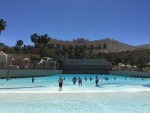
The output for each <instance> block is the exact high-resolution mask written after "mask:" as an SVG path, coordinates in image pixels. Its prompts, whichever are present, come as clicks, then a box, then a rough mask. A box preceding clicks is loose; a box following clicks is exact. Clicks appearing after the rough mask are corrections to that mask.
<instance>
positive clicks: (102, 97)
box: [0, 92, 150, 113]
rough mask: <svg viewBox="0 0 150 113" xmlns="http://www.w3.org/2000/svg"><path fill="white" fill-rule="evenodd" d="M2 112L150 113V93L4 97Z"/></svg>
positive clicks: (1, 98)
mask: <svg viewBox="0 0 150 113" xmlns="http://www.w3.org/2000/svg"><path fill="white" fill-rule="evenodd" d="M0 113H150V93H145V92H139V93H92V94H89V93H81V94H73V93H72V94H63V93H61V94H0Z"/></svg>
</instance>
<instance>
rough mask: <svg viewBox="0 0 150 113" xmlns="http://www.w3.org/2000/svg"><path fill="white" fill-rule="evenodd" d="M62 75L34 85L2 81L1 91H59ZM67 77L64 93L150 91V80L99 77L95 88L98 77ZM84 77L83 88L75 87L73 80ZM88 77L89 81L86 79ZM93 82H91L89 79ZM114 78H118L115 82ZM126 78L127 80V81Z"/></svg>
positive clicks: (25, 80) (26, 81)
mask: <svg viewBox="0 0 150 113" xmlns="http://www.w3.org/2000/svg"><path fill="white" fill-rule="evenodd" d="M59 76H60V75H55V76H48V77H37V78H35V82H34V83H32V82H31V81H32V79H31V78H20V79H10V80H9V81H6V79H1V80H0V91H7V92H8V91H41V92H42V91H43V92H44V91H50V92H57V91H58V79H59ZM61 76H62V77H65V80H64V83H63V91H64V92H65V91H70V92H71V91H78V92H79V91H85V92H94V91H99V92H122V91H145V90H150V79H149V78H147V79H146V80H145V79H144V80H142V78H129V77H124V76H114V75H97V76H99V78H100V83H99V86H98V87H96V86H95V76H96V75H91V74H90V75H85V74H84V75H83V74H70V75H69V74H62V75H61ZM74 76H76V77H79V76H80V77H82V79H83V80H82V81H83V82H82V86H81V87H79V86H78V83H77V84H76V85H73V83H72V78H73V77H74ZM85 76H86V77H87V81H85V80H84V77H85ZM90 77H92V78H93V80H92V81H90V80H89V78H90ZM104 77H108V78H109V80H108V81H106V80H104ZM114 77H115V78H116V79H115V80H114ZM125 78H126V79H125Z"/></svg>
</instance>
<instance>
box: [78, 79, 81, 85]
mask: <svg viewBox="0 0 150 113" xmlns="http://www.w3.org/2000/svg"><path fill="white" fill-rule="evenodd" d="M78 85H79V86H82V78H80V77H79V78H78Z"/></svg>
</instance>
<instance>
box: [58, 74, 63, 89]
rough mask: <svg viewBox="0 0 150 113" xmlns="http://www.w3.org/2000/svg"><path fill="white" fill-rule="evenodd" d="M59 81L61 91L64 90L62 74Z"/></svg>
mask: <svg viewBox="0 0 150 113" xmlns="http://www.w3.org/2000/svg"><path fill="white" fill-rule="evenodd" d="M58 83H59V91H62V85H63V79H62V77H61V76H60V78H59V80H58Z"/></svg>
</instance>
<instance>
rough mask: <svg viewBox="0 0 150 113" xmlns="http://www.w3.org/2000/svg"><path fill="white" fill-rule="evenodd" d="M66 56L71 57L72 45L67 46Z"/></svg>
mask: <svg viewBox="0 0 150 113" xmlns="http://www.w3.org/2000/svg"><path fill="white" fill-rule="evenodd" d="M68 58H69V59H72V58H73V46H72V45H69V46H68Z"/></svg>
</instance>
